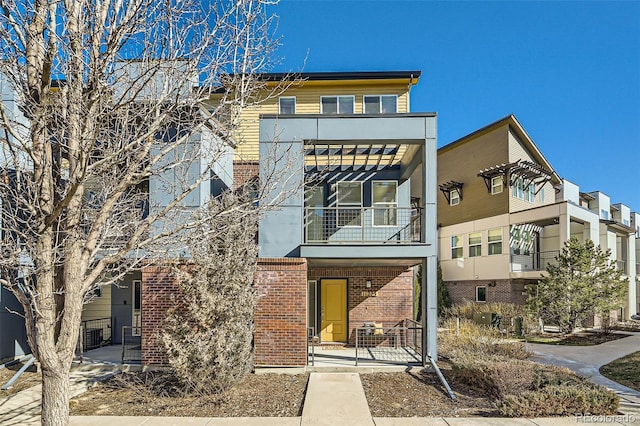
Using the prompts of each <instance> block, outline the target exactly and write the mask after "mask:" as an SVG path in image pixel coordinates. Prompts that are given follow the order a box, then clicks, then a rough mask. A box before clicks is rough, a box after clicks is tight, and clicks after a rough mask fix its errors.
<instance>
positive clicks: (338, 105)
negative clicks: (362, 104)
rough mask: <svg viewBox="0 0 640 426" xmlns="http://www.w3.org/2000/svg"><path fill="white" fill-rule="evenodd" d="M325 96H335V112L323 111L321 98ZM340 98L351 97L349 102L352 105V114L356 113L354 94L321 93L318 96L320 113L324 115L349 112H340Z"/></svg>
mask: <svg viewBox="0 0 640 426" xmlns="http://www.w3.org/2000/svg"><path fill="white" fill-rule="evenodd" d="M325 98H336V113H335V114H329V113H325V112H324V106H323V105H322V100H323V99H325ZM340 98H351V104H352V105H353V114H355V113H356V96H355V95H323V96H320V114H326V115H340V114H350V113H348V112H340Z"/></svg>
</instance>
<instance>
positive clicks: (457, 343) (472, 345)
mask: <svg viewBox="0 0 640 426" xmlns="http://www.w3.org/2000/svg"><path fill="white" fill-rule="evenodd" d="M443 325H444V327H445V329H444V330H442V331H441V332H440V334H439V336H438V341H439V344H440V353H441V354H442V355H443V356H445V357H447V358H449V359H451V360H454V359H456V358H458V359H461V358H464V359H467V360H473V359H478V360H488V359H490V358H494V357H497V358H501V359H507V358H508V359H526V358H528V357H529V356H530V355H531V353H530V352H528V351H527V350H526V349H525V347H524V344H523V343H522V342H520V341H515V340H508V339H505V338H504V336H503V335H502V334H501V333H500V331H499V330H497V329H495V328H492V327H487V326H483V325H479V324H476V323H474V322H472V321H468V320H460V322H459V327H458V322H457V320H456V318H449V319H448V320H446V321H445V323H444V324H443Z"/></svg>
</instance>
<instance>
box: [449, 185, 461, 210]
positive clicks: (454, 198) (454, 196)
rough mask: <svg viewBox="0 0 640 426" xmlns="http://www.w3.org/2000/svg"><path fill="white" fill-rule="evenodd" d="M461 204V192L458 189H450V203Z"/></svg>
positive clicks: (453, 204)
mask: <svg viewBox="0 0 640 426" xmlns="http://www.w3.org/2000/svg"><path fill="white" fill-rule="evenodd" d="M458 204H460V193H459V192H458V190H457V189H454V190H452V191H449V205H451V206H457V205H458Z"/></svg>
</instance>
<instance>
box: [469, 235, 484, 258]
mask: <svg viewBox="0 0 640 426" xmlns="http://www.w3.org/2000/svg"><path fill="white" fill-rule="evenodd" d="M477 256H482V232H472V233H470V234H469V257H477Z"/></svg>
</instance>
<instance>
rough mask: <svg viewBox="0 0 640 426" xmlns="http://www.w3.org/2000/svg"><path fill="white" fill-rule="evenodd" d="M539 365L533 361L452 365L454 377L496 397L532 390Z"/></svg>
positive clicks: (501, 361)
mask: <svg viewBox="0 0 640 426" xmlns="http://www.w3.org/2000/svg"><path fill="white" fill-rule="evenodd" d="M536 368H537V364H535V363H533V362H531V361H522V360H513V361H511V362H505V361H503V360H500V361H484V362H475V363H473V362H472V363H469V362H467V363H464V364H461V363H456V362H453V363H452V374H453V376H454V377H455V378H456V379H458V380H460V381H463V382H465V383H467V384H469V385H471V386H474V387H476V388H480V389H483V390H484V391H486V392H488V393H489V394H490V395H492V396H495V397H498V398H500V397H503V396H506V395H509V394H519V393H520V392H522V391H523V390H530V389H532V387H531V386H532V383H533V379H534V376H535V370H536Z"/></svg>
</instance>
